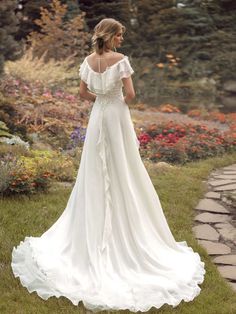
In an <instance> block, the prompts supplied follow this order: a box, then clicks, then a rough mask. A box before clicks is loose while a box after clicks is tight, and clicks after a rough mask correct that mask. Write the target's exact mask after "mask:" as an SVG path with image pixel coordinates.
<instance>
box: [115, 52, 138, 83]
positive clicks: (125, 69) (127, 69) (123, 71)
mask: <svg viewBox="0 0 236 314" xmlns="http://www.w3.org/2000/svg"><path fill="white" fill-rule="evenodd" d="M118 72H119V78H120V79H122V78H127V77H130V76H131V75H132V74H133V73H134V70H133V68H132V67H131V65H130V62H129V59H128V57H127V56H125V57H124V59H123V60H122V61H121V62H119V64H118Z"/></svg>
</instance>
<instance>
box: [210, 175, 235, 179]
mask: <svg viewBox="0 0 236 314" xmlns="http://www.w3.org/2000/svg"><path fill="white" fill-rule="evenodd" d="M214 177H216V178H217V179H225V180H227V179H229V180H236V174H218V175H216V176H214Z"/></svg>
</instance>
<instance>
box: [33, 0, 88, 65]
mask: <svg viewBox="0 0 236 314" xmlns="http://www.w3.org/2000/svg"><path fill="white" fill-rule="evenodd" d="M66 13H67V5H66V4H61V2H60V1H59V0H53V1H52V2H51V3H50V10H48V9H47V8H41V10H40V15H41V17H40V19H36V20H35V23H36V25H38V26H39V27H40V31H39V32H36V31H33V32H31V33H30V34H29V35H28V36H27V39H28V42H29V43H30V44H31V47H32V48H33V53H34V56H37V57H41V56H42V55H44V54H45V53H46V61H47V60H49V59H51V58H53V59H56V60H62V59H64V58H66V57H69V56H72V55H73V56H74V57H78V56H80V57H81V56H83V55H84V54H85V53H86V51H87V50H88V45H87V42H88V40H89V39H90V35H89V34H88V33H86V32H84V13H81V14H80V15H78V16H75V17H73V18H72V19H70V20H66V21H65V15H66Z"/></svg>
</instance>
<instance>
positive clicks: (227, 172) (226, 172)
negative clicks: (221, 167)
mask: <svg viewBox="0 0 236 314" xmlns="http://www.w3.org/2000/svg"><path fill="white" fill-rule="evenodd" d="M222 174H236V171H230V170H228V171H223V172H222Z"/></svg>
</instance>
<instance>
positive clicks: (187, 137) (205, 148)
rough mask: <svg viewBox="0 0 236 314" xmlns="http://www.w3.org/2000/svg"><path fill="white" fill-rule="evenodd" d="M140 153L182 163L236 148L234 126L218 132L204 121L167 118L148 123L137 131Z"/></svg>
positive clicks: (156, 158) (153, 157)
mask: <svg viewBox="0 0 236 314" xmlns="http://www.w3.org/2000/svg"><path fill="white" fill-rule="evenodd" d="M138 139H139V141H140V154H141V156H142V157H143V158H147V159H149V160H152V161H154V162H157V161H166V162H169V163H174V164H175V163H180V164H184V163H186V162H188V161H193V160H198V159H203V158H207V157H211V156H215V155H221V154H223V153H224V152H231V151H235V150H236V129H235V126H234V125H232V127H231V128H230V130H229V131H227V132H224V133H221V132H219V130H218V129H216V128H214V129H208V128H207V127H206V126H205V125H192V124H190V123H188V124H178V123H174V122H173V121H170V122H168V123H163V124H159V125H156V124H151V125H150V126H148V127H146V128H145V130H143V131H142V132H141V133H140V134H139V135H138Z"/></svg>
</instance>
